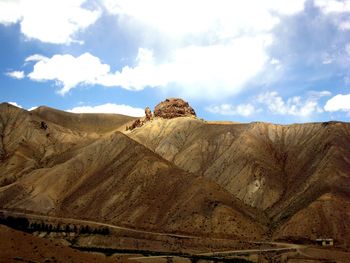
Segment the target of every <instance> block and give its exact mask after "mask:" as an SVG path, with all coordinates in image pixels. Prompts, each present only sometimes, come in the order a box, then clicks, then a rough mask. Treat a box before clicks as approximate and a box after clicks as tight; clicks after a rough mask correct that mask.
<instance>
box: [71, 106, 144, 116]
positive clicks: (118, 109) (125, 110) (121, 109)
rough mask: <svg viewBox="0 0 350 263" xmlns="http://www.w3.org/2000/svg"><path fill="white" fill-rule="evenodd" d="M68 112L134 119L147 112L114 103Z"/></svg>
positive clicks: (73, 109)
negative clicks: (121, 115) (131, 117)
mask: <svg viewBox="0 0 350 263" xmlns="http://www.w3.org/2000/svg"><path fill="white" fill-rule="evenodd" d="M67 111H68V112H73V113H115V114H123V115H127V116H134V117H140V116H143V115H145V111H144V110H143V109H141V108H134V107H132V106H129V105H125V104H113V103H106V104H102V105H98V106H78V107H74V108H72V109H70V110H67Z"/></svg>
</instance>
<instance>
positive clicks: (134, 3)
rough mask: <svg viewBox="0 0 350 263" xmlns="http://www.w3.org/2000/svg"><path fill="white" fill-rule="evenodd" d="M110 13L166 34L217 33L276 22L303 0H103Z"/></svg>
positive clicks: (258, 29) (266, 27) (259, 27)
mask: <svg viewBox="0 0 350 263" xmlns="http://www.w3.org/2000/svg"><path fill="white" fill-rule="evenodd" d="M102 2H103V3H104V4H105V7H106V9H107V10H108V12H110V13H111V14H115V15H118V16H120V17H121V18H123V17H125V16H126V17H129V18H133V19H135V20H136V21H137V22H139V23H141V24H143V25H145V26H146V27H151V28H155V29H157V30H160V31H161V32H162V33H163V34H164V33H165V34H168V35H170V36H183V35H187V34H191V35H192V34H202V33H207V32H208V31H210V32H213V31H215V32H216V34H217V36H221V37H227V36H237V35H240V34H242V32H249V33H254V32H261V31H268V30H270V29H272V27H273V26H275V25H276V24H277V23H278V22H279V18H278V15H276V14H282V15H291V14H294V13H297V12H300V11H302V10H303V9H304V2H305V0H294V1H280V0H267V1H259V0H245V1H231V0H191V1H187V0H177V1H172V0H149V1H143V0H103V1H102Z"/></svg>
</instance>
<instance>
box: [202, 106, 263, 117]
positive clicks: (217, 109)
mask: <svg viewBox="0 0 350 263" xmlns="http://www.w3.org/2000/svg"><path fill="white" fill-rule="evenodd" d="M206 110H207V111H208V112H211V113H216V114H221V115H232V116H234V115H240V116H244V117H248V116H251V115H253V114H254V113H255V112H256V111H258V110H257V109H256V108H255V106H254V105H252V104H250V103H247V104H239V105H237V106H234V105H232V104H221V105H217V106H210V107H207V108H206Z"/></svg>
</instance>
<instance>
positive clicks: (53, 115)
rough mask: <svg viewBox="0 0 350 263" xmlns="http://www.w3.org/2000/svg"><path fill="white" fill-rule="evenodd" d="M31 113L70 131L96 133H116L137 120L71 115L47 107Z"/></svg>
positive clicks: (105, 116) (111, 115)
mask: <svg viewBox="0 0 350 263" xmlns="http://www.w3.org/2000/svg"><path fill="white" fill-rule="evenodd" d="M31 112H33V113H35V114H37V115H38V116H39V117H40V118H42V119H43V120H46V121H50V122H52V123H55V124H57V125H60V126H63V127H66V128H69V129H73V130H79V131H85V132H96V133H106V132H110V131H114V130H116V129H118V128H121V127H124V126H125V125H126V123H128V122H131V121H133V120H135V119H136V118H135V117H130V116H126V115H122V114H107V113H71V112H66V111H61V110H56V109H53V108H50V107H46V106H41V107H38V108H37V109H35V110H33V111H31Z"/></svg>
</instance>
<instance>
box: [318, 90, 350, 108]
mask: <svg viewBox="0 0 350 263" xmlns="http://www.w3.org/2000/svg"><path fill="white" fill-rule="evenodd" d="M324 110H325V111H330V112H334V111H346V112H350V94H347V95H342V94H338V95H336V96H334V97H332V98H330V99H329V100H328V101H327V102H326V105H325V106H324Z"/></svg>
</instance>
